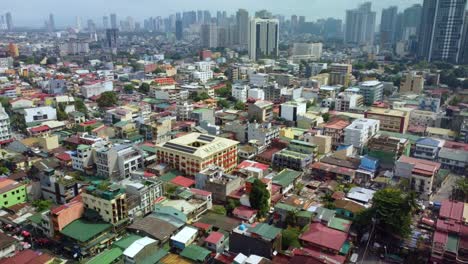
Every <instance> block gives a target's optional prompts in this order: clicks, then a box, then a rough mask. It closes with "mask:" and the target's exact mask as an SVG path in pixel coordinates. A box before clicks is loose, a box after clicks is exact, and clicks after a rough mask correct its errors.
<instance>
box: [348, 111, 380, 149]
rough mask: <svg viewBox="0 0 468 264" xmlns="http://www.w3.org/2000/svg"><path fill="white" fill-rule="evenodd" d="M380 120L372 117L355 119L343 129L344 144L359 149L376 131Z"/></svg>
mask: <svg viewBox="0 0 468 264" xmlns="http://www.w3.org/2000/svg"><path fill="white" fill-rule="evenodd" d="M379 127H380V121H379V120H374V119H366V118H361V119H356V120H354V121H353V122H352V123H351V124H350V125H349V126H347V127H346V128H345V129H344V144H345V145H353V146H354V147H355V148H358V149H361V148H362V147H364V145H366V144H367V141H368V140H369V139H371V138H372V137H373V136H374V135H375V134H377V132H379Z"/></svg>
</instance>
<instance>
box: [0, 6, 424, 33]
mask: <svg viewBox="0 0 468 264" xmlns="http://www.w3.org/2000/svg"><path fill="white" fill-rule="evenodd" d="M0 2H2V3H1V5H0V13H5V12H7V11H10V12H11V13H12V15H13V20H14V24H15V25H18V26H26V25H27V26H33V25H34V26H37V27H39V26H42V25H43V23H44V20H45V19H46V18H47V17H48V15H49V13H53V14H54V16H55V21H56V24H57V25H59V26H63V25H64V24H67V25H68V24H73V23H74V21H75V17H76V16H80V17H81V21H82V24H83V25H85V23H86V20H87V19H89V18H92V19H95V22H96V23H97V24H98V25H101V23H102V16H103V15H107V14H109V13H117V14H118V16H119V17H120V18H123V17H126V16H132V17H134V19H135V21H142V20H143V19H144V18H146V17H149V16H166V15H168V14H172V13H175V12H181V11H188V10H210V11H212V12H213V11H216V10H226V11H228V14H229V13H233V12H234V11H235V10H237V9H238V8H245V9H247V10H249V11H250V12H253V11H255V10H260V9H267V10H269V11H271V12H273V13H274V14H283V15H286V16H290V15H292V14H296V15H302V16H306V18H307V20H308V21H313V20H316V19H317V18H325V17H337V18H344V15H345V10H346V9H350V8H355V7H356V6H357V5H358V4H360V3H363V2H365V1H364V0H22V1H19V0H18V1H17V0H13V1H7V0H1V1H0ZM371 2H372V9H373V10H374V11H377V13H378V14H377V24H378V23H379V22H380V10H381V9H382V8H385V7H388V6H390V5H396V6H398V8H399V10H403V9H404V8H406V7H408V6H411V5H413V4H418V3H419V4H422V2H423V0H371Z"/></svg>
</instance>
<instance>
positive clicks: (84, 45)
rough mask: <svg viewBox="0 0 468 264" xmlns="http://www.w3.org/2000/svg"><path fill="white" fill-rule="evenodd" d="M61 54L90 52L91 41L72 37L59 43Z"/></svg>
mask: <svg viewBox="0 0 468 264" xmlns="http://www.w3.org/2000/svg"><path fill="white" fill-rule="evenodd" d="M59 50H60V55H62V56H64V55H80V54H88V53H89V43H88V41H86V40H78V39H71V40H69V41H67V42H65V43H61V44H60V45H59Z"/></svg>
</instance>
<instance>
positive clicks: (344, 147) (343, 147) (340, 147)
mask: <svg viewBox="0 0 468 264" xmlns="http://www.w3.org/2000/svg"><path fill="white" fill-rule="evenodd" d="M349 146H351V145H344V144H342V145H339V146H338V147H337V148H336V150H337V151H338V150H342V149H347V148H349Z"/></svg>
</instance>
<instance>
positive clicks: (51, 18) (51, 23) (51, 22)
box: [48, 14, 55, 32]
mask: <svg viewBox="0 0 468 264" xmlns="http://www.w3.org/2000/svg"><path fill="white" fill-rule="evenodd" d="M48 25H49V28H48V30H49V32H53V31H55V20H54V14H49V23H48Z"/></svg>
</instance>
